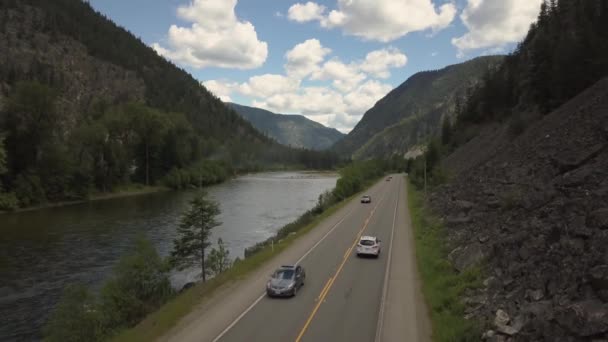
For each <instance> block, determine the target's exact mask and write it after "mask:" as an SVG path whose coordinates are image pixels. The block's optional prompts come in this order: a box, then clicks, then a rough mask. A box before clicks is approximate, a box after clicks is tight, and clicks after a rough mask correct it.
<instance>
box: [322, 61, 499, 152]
mask: <svg viewBox="0 0 608 342" xmlns="http://www.w3.org/2000/svg"><path fill="white" fill-rule="evenodd" d="M502 59H503V57H501V56H488V57H479V58H476V59H473V60H470V61H468V62H465V63H462V64H457V65H451V66H448V67H446V68H443V69H441V70H435V71H425V72H420V73H417V74H415V75H413V76H412V77H410V78H409V79H408V80H407V81H405V82H404V83H403V84H401V85H400V86H399V87H397V88H395V89H394V90H393V91H391V92H390V93H389V94H388V95H386V96H385V97H384V98H382V99H381V100H380V101H378V102H377V103H376V105H375V106H374V107H373V108H371V109H370V110H368V111H367V112H366V113H365V115H364V116H363V118H362V119H361V121H360V122H359V123H358V124H357V126H355V128H354V129H353V130H352V131H351V132H350V133H349V134H348V135H347V136H346V137H345V138H344V139H342V140H340V141H339V142H338V143H337V144H336V145H335V146H334V149H335V150H337V151H339V152H341V153H346V154H349V155H354V156H355V157H356V158H368V157H372V156H373V157H379V156H390V155H392V154H400V155H403V154H405V153H406V152H407V151H408V149H410V148H411V147H413V146H415V145H416V144H419V143H422V142H424V141H425V140H426V139H427V138H428V137H429V136H431V135H432V134H434V133H435V132H436V131H438V130H439V128H440V127H441V122H442V120H443V119H444V118H446V117H452V115H453V114H454V112H455V109H456V108H455V107H457V105H458V104H457V103H458V102H462V101H461V99H462V98H463V97H464V96H465V95H466V91H467V89H469V88H471V87H472V86H474V85H475V84H477V83H478V82H479V80H480V79H481V78H482V77H483V75H484V73H486V72H487V71H488V70H489V69H492V68H494V67H496V66H497V65H498V64H499V63H500V62H501V61H502Z"/></svg>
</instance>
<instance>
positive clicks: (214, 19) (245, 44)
mask: <svg viewBox="0 0 608 342" xmlns="http://www.w3.org/2000/svg"><path fill="white" fill-rule="evenodd" d="M236 3H237V0H223V1H216V0H193V1H192V2H191V3H190V4H188V5H185V6H180V7H179V8H178V9H177V14H178V16H179V17H180V18H182V19H184V20H186V21H189V22H191V23H192V25H191V26H190V27H179V26H177V25H172V26H171V27H170V28H169V34H168V44H169V47H168V48H167V47H163V46H161V45H160V44H159V43H154V44H153V45H152V47H153V48H154V49H155V50H156V52H157V53H158V54H160V55H162V56H164V57H166V58H168V59H171V60H173V61H175V62H177V63H180V64H184V65H187V66H191V67H194V68H205V67H210V66H214V67H221V68H236V69H252V68H256V67H259V66H261V65H262V64H264V62H265V61H266V57H267V56H268V44H267V43H266V42H263V41H260V40H258V36H257V33H256V31H255V27H254V26H253V25H252V24H251V23H250V22H248V21H240V20H238V18H237V17H236V14H235V12H234V8H235V6H236Z"/></svg>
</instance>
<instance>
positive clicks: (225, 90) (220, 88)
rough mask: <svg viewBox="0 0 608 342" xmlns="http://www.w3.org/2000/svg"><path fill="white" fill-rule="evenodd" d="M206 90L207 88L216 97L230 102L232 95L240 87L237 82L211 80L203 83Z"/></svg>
mask: <svg viewBox="0 0 608 342" xmlns="http://www.w3.org/2000/svg"><path fill="white" fill-rule="evenodd" d="M203 85H204V86H205V88H207V89H208V90H209V91H210V92H211V93H213V94H214V95H215V96H217V97H219V98H220V100H222V101H224V102H230V101H232V99H231V98H230V94H231V93H232V92H233V91H234V90H235V89H236V88H237V87H238V84H237V83H235V82H229V81H226V80H219V81H218V80H210V81H205V82H203Z"/></svg>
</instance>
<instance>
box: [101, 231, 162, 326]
mask: <svg viewBox="0 0 608 342" xmlns="http://www.w3.org/2000/svg"><path fill="white" fill-rule="evenodd" d="M168 271H169V268H168V267H167V265H166V263H165V262H164V261H163V260H162V259H161V257H160V256H159V255H158V253H157V252H156V250H155V249H154V247H153V246H152V244H151V243H150V242H149V241H148V240H144V239H139V240H138V241H137V245H136V248H135V253H134V254H133V255H129V256H126V257H123V258H122V259H121V260H120V261H119V263H118V265H117V266H116V268H115V269H114V275H113V277H112V278H111V279H110V280H108V281H107V282H106V284H105V285H104V287H103V289H102V291H101V310H102V312H103V313H104V317H103V319H104V324H105V326H106V327H108V329H111V330H113V331H114V330H117V329H120V328H123V327H132V326H134V325H135V324H137V323H138V322H139V321H140V320H141V319H143V318H144V317H145V316H146V315H147V314H149V313H150V312H152V311H154V310H156V309H158V308H159V307H160V306H161V305H162V304H163V303H164V302H165V301H166V300H167V299H168V298H169V297H170V296H171V294H172V289H171V283H170V282H169V274H168Z"/></svg>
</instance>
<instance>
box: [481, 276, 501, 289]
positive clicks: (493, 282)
mask: <svg viewBox="0 0 608 342" xmlns="http://www.w3.org/2000/svg"><path fill="white" fill-rule="evenodd" d="M500 285H501V283H500V280H498V279H496V277H494V276H490V277H488V278H487V279H486V280H484V281H483V286H485V287H498V286H500Z"/></svg>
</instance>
